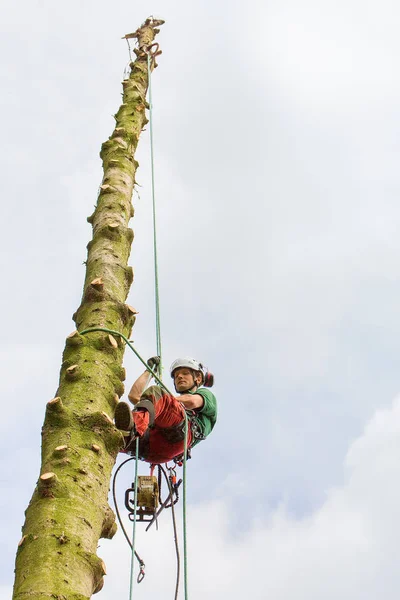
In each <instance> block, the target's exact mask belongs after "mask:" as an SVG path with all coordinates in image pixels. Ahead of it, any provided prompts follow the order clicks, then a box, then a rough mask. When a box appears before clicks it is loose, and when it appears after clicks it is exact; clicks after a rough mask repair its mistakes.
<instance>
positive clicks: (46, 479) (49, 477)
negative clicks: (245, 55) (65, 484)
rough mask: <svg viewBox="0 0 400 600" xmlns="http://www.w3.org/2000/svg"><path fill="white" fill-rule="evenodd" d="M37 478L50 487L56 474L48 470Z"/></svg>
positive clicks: (55, 479) (54, 480)
mask: <svg viewBox="0 0 400 600" xmlns="http://www.w3.org/2000/svg"><path fill="white" fill-rule="evenodd" d="M39 480H40V483H41V484H42V485H43V486H46V487H51V486H53V485H55V484H56V482H57V475H56V474H55V473H53V472H52V471H49V472H48V473H43V475H41V476H40V479H39Z"/></svg>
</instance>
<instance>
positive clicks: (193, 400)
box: [176, 394, 204, 410]
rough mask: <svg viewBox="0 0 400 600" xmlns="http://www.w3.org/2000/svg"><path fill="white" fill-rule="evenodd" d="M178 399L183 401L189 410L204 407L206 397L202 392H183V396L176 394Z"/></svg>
mask: <svg viewBox="0 0 400 600" xmlns="http://www.w3.org/2000/svg"><path fill="white" fill-rule="evenodd" d="M176 399H177V400H179V402H182V404H183V406H184V407H185V408H187V409H189V410H193V409H195V408H203V405H204V398H203V396H200V394H182V395H181V396H176Z"/></svg>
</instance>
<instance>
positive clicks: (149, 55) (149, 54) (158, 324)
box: [147, 44, 162, 373]
mask: <svg viewBox="0 0 400 600" xmlns="http://www.w3.org/2000/svg"><path fill="white" fill-rule="evenodd" d="M157 46H158V44H157ZM152 60H154V56H153V54H152V51H151V47H150V48H149V50H148V52H147V72H148V80H149V125H150V157H151V196H152V206H153V256H154V293H155V313H156V347H157V355H158V356H159V357H160V373H162V353H161V321H160V291H159V285H158V257H157V222H156V193H155V175H154V173H155V169H154V143H153V96H152V90H151V63H152Z"/></svg>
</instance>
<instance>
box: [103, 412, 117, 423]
mask: <svg viewBox="0 0 400 600" xmlns="http://www.w3.org/2000/svg"><path fill="white" fill-rule="evenodd" d="M101 414H102V415H103V417H105V419H106V420H107V421H108V422H109V423H111V424H112V425H114V421H113V420H112V418H111V417H110V416H109V415H108V414H107V413H106V412H104V411H102V412H101Z"/></svg>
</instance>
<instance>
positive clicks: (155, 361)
mask: <svg viewBox="0 0 400 600" xmlns="http://www.w3.org/2000/svg"><path fill="white" fill-rule="evenodd" d="M160 362H161V358H160V357H159V356H152V357H151V358H149V360H148V361H147V364H148V365H149V367H150V369H152V370H153V371H155V372H156V373H157V371H158V368H159V366H160Z"/></svg>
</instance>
